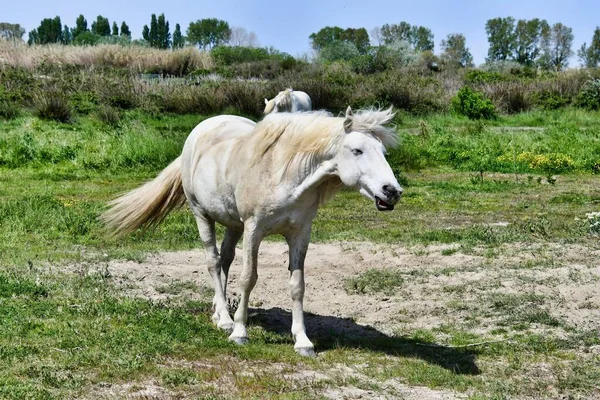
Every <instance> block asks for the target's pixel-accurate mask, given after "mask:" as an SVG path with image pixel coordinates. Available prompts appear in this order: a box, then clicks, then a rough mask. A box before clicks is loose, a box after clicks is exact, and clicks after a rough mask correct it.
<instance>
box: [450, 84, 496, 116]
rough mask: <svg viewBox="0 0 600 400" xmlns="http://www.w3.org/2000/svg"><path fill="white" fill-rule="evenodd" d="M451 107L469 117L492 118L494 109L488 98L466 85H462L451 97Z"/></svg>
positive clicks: (494, 112)
mask: <svg viewBox="0 0 600 400" xmlns="http://www.w3.org/2000/svg"><path fill="white" fill-rule="evenodd" d="M452 109H453V110H454V112H456V113H457V114H460V115H464V116H465V117H467V118H469V119H494V118H496V109H495V108H494V104H492V102H491V101H490V100H489V99H486V98H485V97H484V96H483V95H482V94H481V93H479V92H476V91H474V90H473V89H471V88H470V87H468V86H464V87H462V88H461V89H460V90H459V91H458V93H457V94H456V96H454V97H453V98H452Z"/></svg>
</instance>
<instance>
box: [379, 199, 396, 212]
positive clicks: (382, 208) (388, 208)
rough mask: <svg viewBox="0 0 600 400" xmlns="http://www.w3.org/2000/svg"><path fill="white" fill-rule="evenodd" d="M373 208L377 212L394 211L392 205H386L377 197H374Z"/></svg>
mask: <svg viewBox="0 0 600 400" xmlns="http://www.w3.org/2000/svg"><path fill="white" fill-rule="evenodd" d="M375 206H377V209H378V210H379V211H392V210H393V209H394V205H393V204H390V203H386V202H385V201H383V200H381V199H380V198H379V197H375Z"/></svg>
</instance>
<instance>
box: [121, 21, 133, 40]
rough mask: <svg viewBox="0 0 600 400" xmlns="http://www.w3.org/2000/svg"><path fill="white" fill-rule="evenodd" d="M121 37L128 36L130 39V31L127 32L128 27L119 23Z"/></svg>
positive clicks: (123, 23)
mask: <svg viewBox="0 0 600 400" xmlns="http://www.w3.org/2000/svg"><path fill="white" fill-rule="evenodd" d="M121 36H129V37H131V31H130V30H129V26H127V24H126V23H125V21H123V22H122V23H121Z"/></svg>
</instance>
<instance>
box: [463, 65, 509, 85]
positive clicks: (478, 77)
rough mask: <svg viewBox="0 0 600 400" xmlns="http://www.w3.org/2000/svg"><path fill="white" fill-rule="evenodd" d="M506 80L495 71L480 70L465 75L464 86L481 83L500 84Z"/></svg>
mask: <svg viewBox="0 0 600 400" xmlns="http://www.w3.org/2000/svg"><path fill="white" fill-rule="evenodd" d="M503 80H506V77H505V76H504V75H502V74H501V73H499V72H496V71H482V70H480V69H474V70H471V71H469V72H467V74H466V75H465V83H466V84H481V83H493V82H501V81H503Z"/></svg>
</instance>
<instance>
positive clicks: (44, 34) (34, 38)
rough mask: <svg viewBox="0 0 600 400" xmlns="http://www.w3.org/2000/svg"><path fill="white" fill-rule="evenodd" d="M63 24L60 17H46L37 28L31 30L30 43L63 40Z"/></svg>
mask: <svg viewBox="0 0 600 400" xmlns="http://www.w3.org/2000/svg"><path fill="white" fill-rule="evenodd" d="M62 29H63V27H62V24H61V23H60V17H59V16H56V17H54V18H44V19H43V20H42V22H40V26H38V27H37V29H34V30H32V31H31V32H29V40H28V41H27V43H29V44H34V43H35V44H47V43H58V42H60V41H61V40H62Z"/></svg>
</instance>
